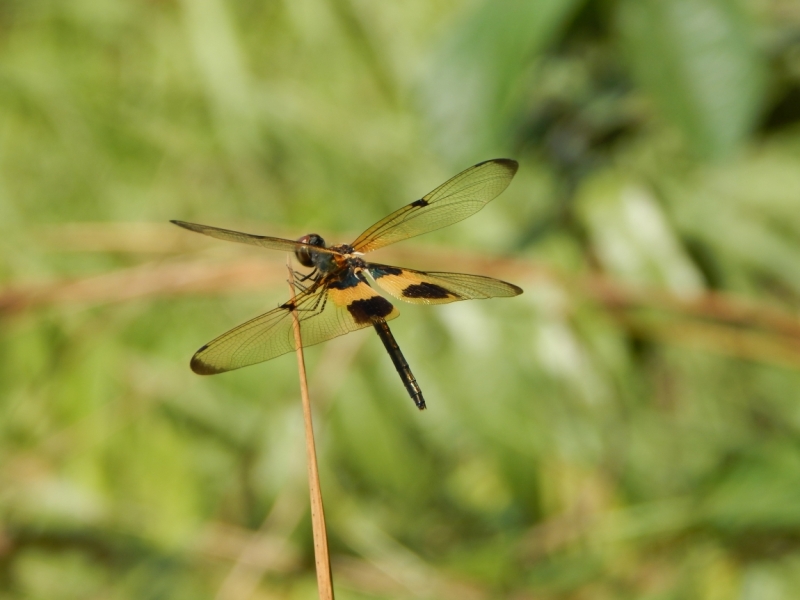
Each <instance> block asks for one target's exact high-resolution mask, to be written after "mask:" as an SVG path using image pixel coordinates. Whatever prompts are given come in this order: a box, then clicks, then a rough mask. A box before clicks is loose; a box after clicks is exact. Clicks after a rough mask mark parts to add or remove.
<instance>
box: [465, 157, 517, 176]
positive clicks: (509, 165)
mask: <svg viewBox="0 0 800 600" xmlns="http://www.w3.org/2000/svg"><path fill="white" fill-rule="evenodd" d="M487 163H495V164H497V165H502V166H504V167H505V168H506V169H508V170H509V171H511V175H512V177H513V176H514V175H515V174H516V173H517V169H519V163H518V162H517V161H515V160H514V159H513V158H490V159H489V160H484V161H483V162H479V163H478V164H477V165H475V166H476V167H479V166H481V165H485V164H487Z"/></svg>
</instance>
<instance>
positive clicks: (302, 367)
mask: <svg viewBox="0 0 800 600" xmlns="http://www.w3.org/2000/svg"><path fill="white" fill-rule="evenodd" d="M287 268H288V269H289V288H290V289H291V291H292V300H291V301H292V302H294V299H295V288H294V271H293V270H292V266H291V264H287ZM292 319H293V325H294V342H295V347H296V348H297V369H298V372H299V374H300V397H301V398H302V403H303V422H304V424H305V431H306V455H307V457H308V488H309V492H310V494H311V528H312V531H313V533H314V562H315V563H316V568H317V588H318V590H319V597H320V600H333V574H332V572H331V559H330V554H329V553H328V535H327V532H326V530H325V511H324V509H323V506H322V488H321V487H320V484H319V467H318V465H317V448H316V444H315V443H314V425H313V423H312V422H311V399H310V398H309V395H308V379H307V378H306V361H305V357H304V356H303V339H302V337H301V336H300V319H299V318H298V316H297V311H296V310H293V311H292Z"/></svg>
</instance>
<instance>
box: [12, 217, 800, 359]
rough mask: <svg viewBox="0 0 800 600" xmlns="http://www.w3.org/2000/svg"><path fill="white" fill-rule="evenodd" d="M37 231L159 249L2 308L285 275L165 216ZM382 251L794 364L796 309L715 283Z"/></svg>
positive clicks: (676, 337) (249, 252)
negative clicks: (563, 294) (673, 284)
mask: <svg viewBox="0 0 800 600" xmlns="http://www.w3.org/2000/svg"><path fill="white" fill-rule="evenodd" d="M243 229H247V230H254V229H257V228H253V227H249V228H248V227H243ZM339 237H342V238H345V239H346V237H347V236H339ZM40 239H41V240H42V242H43V243H44V244H45V246H46V247H48V248H50V249H52V250H53V251H83V252H86V251H91V252H106V253H113V252H127V253H131V252H133V253H144V254H150V253H153V252H156V253H161V254H163V255H165V256H163V257H161V258H159V259H157V260H150V261H149V262H146V263H144V264H141V265H139V266H136V267H129V268H123V269H119V270H117V271H112V272H109V273H103V274H99V275H93V276H87V277H85V278H79V279H74V280H58V281H51V282H42V283H29V284H21V283H20V284H11V285H10V286H7V287H6V288H5V289H0V316H6V317H7V316H10V315H13V314H15V313H18V312H20V311H24V310H30V309H35V308H39V307H45V306H62V305H77V306H94V305H102V304H108V303H114V302H123V301H128V300H134V299H142V298H155V297H163V296H176V295H193V294H221V293H238V292H246V291H251V290H263V289H264V288H266V287H269V286H272V285H278V284H279V283H280V282H282V281H283V278H284V272H283V266H282V261H283V257H282V256H280V255H279V254H278V253H269V252H267V253H259V255H258V256H256V255H255V254H253V249H252V248H249V247H246V246H238V245H235V244H224V245H223V244H219V243H217V242H215V241H214V240H205V239H204V238H202V237H201V236H194V237H191V236H186V235H185V233H184V232H181V231H179V230H177V229H176V228H174V227H170V226H169V225H143V224H138V225H120V224H71V225H64V226H60V227H58V228H55V227H54V228H49V229H47V230H44V231H43V232H41V233H40ZM190 240H191V241H190ZM205 249H208V250H210V251H212V252H213V253H214V254H211V253H209V252H205V251H204V250H205ZM187 252H188V254H187ZM256 252H258V250H256ZM383 254H384V256H385V258H384V256H381V258H380V259H378V260H380V261H385V262H390V263H398V264H410V265H412V266H424V267H425V268H432V269H445V270H453V271H464V272H474V273H485V274H492V275H495V276H497V277H500V278H503V279H509V280H512V281H517V282H520V281H527V282H536V281H537V280H538V281H542V280H545V281H550V282H551V283H553V284H555V285H557V286H560V287H563V288H565V289H566V290H568V291H569V292H570V293H571V295H572V297H573V298H574V299H576V300H580V299H585V300H589V301H591V302H595V303H597V304H599V305H600V306H602V307H604V308H606V309H607V310H608V311H609V312H610V313H611V314H612V315H613V316H614V318H615V319H617V320H619V321H620V322H621V323H623V324H624V325H625V326H626V327H627V328H628V329H629V330H630V331H631V333H633V334H635V335H638V336H642V337H645V338H649V339H653V340H655V341H660V342H666V343H674V344H680V345H688V346H691V347H695V348H700V349H703V350H706V351H710V352H716V353H720V354H724V355H728V356H734V357H739V358H746V359H750V360H755V361H760V362H766V363H770V364H780V365H784V366H789V367H793V368H800V319H798V318H797V317H796V316H795V315H794V314H792V313H790V312H789V311H787V310H785V309H781V308H778V307H776V306H774V305H772V304H767V303H765V302H755V301H751V300H747V299H744V298H742V297H739V296H736V295H733V294H728V293H721V292H706V293H702V294H699V295H696V296H693V297H689V298H685V297H679V296H676V295H674V294H671V293H669V292H667V291H665V290H662V289H646V288H637V287H633V286H631V285H629V284H626V283H622V282H619V281H615V280H614V279H612V278H610V277H607V276H604V275H598V274H594V275H589V276H575V275H568V274H565V273H558V272H556V271H554V270H552V269H550V268H548V267H546V266H544V265H541V264H536V263H534V262H533V261H530V260H520V259H508V258H487V257H486V256H484V255H479V254H475V253H472V252H467V251H461V250H450V249H448V250H444V249H442V248H437V247H434V246H425V245H417V246H415V247H414V248H413V249H405V248H398V249H392V251H386V252H385V253H383ZM643 310H645V311H647V310H650V311H658V315H659V318H658V319H654V318H651V317H648V316H643V315H642V314H640V313H641V311H643Z"/></svg>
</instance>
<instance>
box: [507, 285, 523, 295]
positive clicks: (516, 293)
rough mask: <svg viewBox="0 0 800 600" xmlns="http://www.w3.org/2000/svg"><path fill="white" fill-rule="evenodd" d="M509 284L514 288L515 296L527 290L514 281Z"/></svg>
mask: <svg viewBox="0 0 800 600" xmlns="http://www.w3.org/2000/svg"><path fill="white" fill-rule="evenodd" d="M506 283H508V282H506ZM508 285H509V286H510V287H511V289H513V290H514V295H515V296H519V295H520V294H521V293H522V292H524V291H525V290H523V289H522V288H521V287H519V286H518V285H514V284H513V283H509V284H508Z"/></svg>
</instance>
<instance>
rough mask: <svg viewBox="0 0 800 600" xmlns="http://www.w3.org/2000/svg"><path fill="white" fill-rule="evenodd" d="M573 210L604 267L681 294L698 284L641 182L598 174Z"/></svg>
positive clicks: (691, 291)
mask: <svg viewBox="0 0 800 600" xmlns="http://www.w3.org/2000/svg"><path fill="white" fill-rule="evenodd" d="M578 214H579V215H580V216H581V219H582V222H583V224H584V225H585V227H586V229H587V230H588V231H589V236H590V237H591V239H592V241H593V248H594V250H595V252H596V253H597V258H598V259H599V260H600V262H601V263H602V265H603V267H604V268H605V269H606V270H607V271H608V272H610V273H614V274H615V275H617V276H619V277H620V278H622V279H625V280H628V281H630V282H632V283H638V284H649V285H661V286H664V287H666V288H668V289H670V290H672V291H673V292H675V293H676V294H681V295H692V294H695V293H697V292H699V291H700V290H701V289H702V288H703V280H702V277H701V275H700V273H699V271H698V270H697V268H696V267H695V266H694V265H693V264H692V262H691V260H690V259H689V257H688V256H687V254H686V252H685V251H684V250H683V248H682V247H681V245H680V242H679V240H677V239H676V238H675V235H674V233H673V231H672V228H671V226H670V224H669V222H668V221H667V220H666V218H665V216H664V213H663V211H662V210H661V207H660V206H659V204H658V202H657V201H656V200H655V199H654V198H653V197H652V195H651V193H650V192H649V190H647V189H646V188H645V187H643V186H641V185H637V184H634V183H632V182H630V181H627V180H626V179H625V178H624V177H622V176H620V175H617V174H614V173H604V174H601V175H598V176H596V177H594V178H593V179H590V180H589V181H587V182H586V183H585V184H584V186H583V187H582V188H581V189H580V190H579V192H578Z"/></svg>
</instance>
